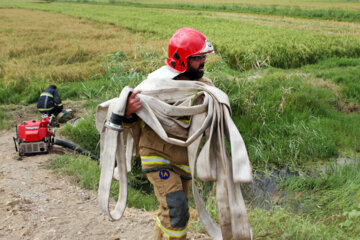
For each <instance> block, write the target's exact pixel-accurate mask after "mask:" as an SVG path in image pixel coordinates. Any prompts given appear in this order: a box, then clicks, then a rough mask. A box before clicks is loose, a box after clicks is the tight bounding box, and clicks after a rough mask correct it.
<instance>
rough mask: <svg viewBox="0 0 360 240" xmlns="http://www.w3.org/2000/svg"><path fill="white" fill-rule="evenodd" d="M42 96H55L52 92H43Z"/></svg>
mask: <svg viewBox="0 0 360 240" xmlns="http://www.w3.org/2000/svg"><path fill="white" fill-rule="evenodd" d="M40 96H48V97H52V98H53V97H54V96H53V95H52V94H51V93H42V94H41V95H40Z"/></svg>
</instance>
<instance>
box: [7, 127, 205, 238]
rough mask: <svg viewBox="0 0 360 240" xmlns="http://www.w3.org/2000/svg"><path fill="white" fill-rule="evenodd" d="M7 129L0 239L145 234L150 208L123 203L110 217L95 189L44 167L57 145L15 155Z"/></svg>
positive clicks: (150, 222) (149, 228) (148, 235)
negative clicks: (37, 152) (116, 214)
mask: <svg viewBox="0 0 360 240" xmlns="http://www.w3.org/2000/svg"><path fill="white" fill-rule="evenodd" d="M12 134H13V133H12V132H10V131H0V239H31V240H35V239H39V240H43V239H56V240H58V239H87V240H89V239H109V240H110V239H111V240H115V239H117V240H125V239H134V240H136V239H142V240H143V239H151V237H152V231H153V228H154V221H153V217H152V216H153V214H151V213H148V212H142V211H140V210H137V209H131V208H127V210H126V212H125V214H124V216H123V218H122V219H121V220H120V221H118V222H111V221H110V220H109V218H108V217H107V216H106V215H104V214H103V213H102V212H101V211H100V208H99V206H98V203H97V196H96V193H95V192H92V191H88V190H85V189H81V188H79V187H78V186H74V185H73V184H72V183H70V181H69V180H68V179H67V178H66V177H61V176H58V175H56V174H54V173H53V172H52V171H51V170H49V169H46V168H45V167H44V165H45V164H44V163H45V161H46V160H47V159H49V158H51V157H53V156H54V155H56V154H59V153H61V151H62V150H61V149H60V148H57V147H56V146H55V148H54V151H53V152H52V153H50V154H47V155H36V156H31V157H25V158H24V159H23V161H17V160H16V159H17V156H18V155H17V153H16V152H15V150H14V146H13V142H12ZM194 236H195V235H194V234H190V236H189V239H194ZM199 237H200V236H199ZM199 237H198V236H195V238H196V239H201V238H199ZM202 239H203V238H202Z"/></svg>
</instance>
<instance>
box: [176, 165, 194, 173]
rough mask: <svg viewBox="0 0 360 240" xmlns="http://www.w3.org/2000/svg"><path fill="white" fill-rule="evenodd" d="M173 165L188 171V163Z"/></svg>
mask: <svg viewBox="0 0 360 240" xmlns="http://www.w3.org/2000/svg"><path fill="white" fill-rule="evenodd" d="M174 165H175V166H177V167H178V168H181V169H182V170H184V171H185V172H187V173H190V166H188V165H176V164H174Z"/></svg>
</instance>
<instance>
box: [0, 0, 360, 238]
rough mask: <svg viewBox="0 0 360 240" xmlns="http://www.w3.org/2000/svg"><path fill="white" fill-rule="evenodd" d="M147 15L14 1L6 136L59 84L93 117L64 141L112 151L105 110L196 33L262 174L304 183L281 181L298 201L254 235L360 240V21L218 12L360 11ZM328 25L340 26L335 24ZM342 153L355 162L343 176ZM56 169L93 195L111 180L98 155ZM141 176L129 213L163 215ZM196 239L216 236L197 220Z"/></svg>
mask: <svg viewBox="0 0 360 240" xmlns="http://www.w3.org/2000/svg"><path fill="white" fill-rule="evenodd" d="M89 2H90V1H89ZM144 4H145V1H128V2H115V3H114V1H112V2H111V3H108V2H106V3H104V4H103V5H102V4H100V3H91V4H89V3H75V2H71V3H66V2H52V3H36V2H30V1H21V0H17V1H4V0H1V1H0V128H2V129H3V128H10V127H12V126H11V124H10V122H12V121H14V120H15V117H14V116H15V115H16V112H17V111H19V112H20V111H21V114H22V116H23V112H25V111H26V110H24V109H29V111H30V110H31V111H35V110H34V103H35V102H36V100H37V97H38V95H39V93H40V92H41V91H42V90H43V89H44V88H46V87H47V85H48V84H50V83H56V84H57V85H58V87H59V91H60V95H61V96H62V98H63V99H64V100H65V101H66V100H69V101H70V100H71V101H79V102H80V100H81V101H82V102H83V104H82V106H81V107H82V108H85V109H86V111H84V112H86V113H87V114H86V115H84V116H83V117H84V118H85V120H84V121H82V122H81V123H80V124H78V125H77V126H72V125H65V126H64V127H62V128H61V129H60V132H61V134H63V135H65V136H66V137H68V138H70V139H71V140H72V141H74V142H76V143H78V144H80V145H82V146H83V147H85V148H87V149H90V150H91V151H93V152H94V153H96V154H99V145H98V140H99V136H98V133H97V131H96V130H95V126H94V114H95V108H96V105H97V104H98V103H100V102H102V101H105V100H107V99H110V98H112V97H115V96H117V95H118V94H119V92H120V91H121V89H122V88H123V87H124V86H126V85H130V86H136V85H137V84H138V83H140V82H141V81H142V80H143V79H144V78H145V77H146V74H147V73H149V72H150V71H152V70H155V69H157V68H158V67H160V66H161V65H162V64H163V61H164V58H165V57H166V51H167V49H166V48H167V43H168V40H169V38H170V37H171V35H172V34H173V32H175V30H176V29H178V28H180V27H183V26H189V27H194V28H196V29H199V30H200V31H202V32H203V33H204V34H205V35H206V36H207V37H208V38H209V40H210V41H211V42H212V43H213V44H214V46H215V49H216V54H213V55H211V56H210V57H209V58H208V60H207V61H208V62H207V65H206V71H207V75H208V76H209V77H210V78H211V79H213V81H214V83H215V85H216V86H217V87H219V88H220V89H222V90H223V91H225V92H226V93H227V94H228V96H229V99H230V103H231V107H232V111H233V119H234V121H235V123H236V125H237V127H238V128H239V130H240V132H241V133H242V136H243V138H244V141H245V143H246V146H247V150H248V153H249V156H250V159H251V162H252V165H253V168H254V170H257V171H261V172H265V173H266V172H267V170H268V169H278V170H280V169H285V168H286V169H291V170H294V171H295V170H296V171H299V173H300V175H299V176H294V177H291V178H289V179H279V181H280V180H281V181H280V182H281V187H282V190H283V191H284V192H285V193H286V197H285V198H281V199H279V198H277V197H276V196H274V197H273V198H272V201H273V202H272V205H271V208H270V209H264V208H258V207H250V205H248V206H249V209H248V211H249V216H250V220H251V223H252V227H253V230H254V238H255V239H357V237H358V236H359V234H360V229H359V227H358V226H359V224H357V223H358V222H359V221H360V202H359V199H360V188H359V186H360V180H359V176H360V175H359V174H357V173H358V171H359V164H358V163H359V157H360V156H359V151H360V115H359V111H360V97H359V96H360V87H359V86H360V70H359V69H360V60H359V59H360V58H359V57H360V23H359V22H358V21H355V20H354V21H353V20H350V18H348V19H343V20H346V21H345V22H342V21H336V20H337V19H338V18H337V17H336V16H334V17H333V18H331V16H330V15H326V17H321V16H320V17H308V18H309V19H304V16H298V17H299V18H294V16H296V15H294V16H292V17H289V16H288V15H286V16H287V17H279V12H276V10H275V11H274V12H273V15H271V13H266V14H267V15H266V16H265V15H261V14H265V13H263V12H261V11H260V12H258V14H255V13H256V12H254V11H253V10H254V9H255V8H252V10H251V11H252V12H247V13H252V14H241V13H238V12H237V11H232V10H226V9H222V10H221V9H218V10H216V9H217V8H218V7H219V6H228V5H234V4H238V5H239V6H240V4H242V5H244V6H249V5H252V6H256V7H259V6H260V8H259V9H270V8H272V7H273V6H275V5H276V9H277V8H278V7H279V9H280V8H281V9H283V8H284V9H292V8H296V6H298V5H301V8H300V7H299V8H300V9H301V10H298V11H304V12H311V11H310V10H311V9H322V10H321V11H322V13H324V12H327V11H328V10H329V9H330V10H331V9H333V8H334V9H335V8H336V9H339V11H348V12H349V14H350V15H349V16H350V17H354V16H355V15H356V14H355V15H351V14H353V12H354V11H355V13H358V12H357V11H358V9H359V3H358V1H357V2H356V1H300V0H298V1H285V0H284V1H281V0H278V1H276V0H275V1H265V0H264V1H252V2H250V1H245V0H244V1H240V0H239V1H226V0H223V1H222V0H219V1H207V2H205V1H199V2H198V4H207V5H210V7H212V8H210V9H205V8H204V7H202V8H198V7H196V6H193V5H191V2H190V1H189V2H187V1H182V4H185V5H181V4H180V3H179V1H172V2H170V1H166V3H165V2H164V1H160V0H159V1H156V0H154V1H146V4H149V5H147V6H145V5H144ZM161 4H170V5H171V6H170V7H168V9H166V11H165V10H164V8H165V7H167V6H168V5H166V6H164V5H161ZM186 4H190V5H186ZM150 5H151V6H152V8H150ZM329 6H331V7H329ZM309 9H310V10H309ZM259 14H260V15H259ZM324 16H325V15H324ZM317 18H318V19H317ZM327 18H330V19H332V20H331V21H328V20H323V19H327ZM355 18H356V17H355ZM351 21H352V22H351ZM17 106H18V107H17ZM21 114H18V115H21ZM32 114H34V113H32ZM39 117H40V115H39ZM89 139H90V140H89ZM340 156H346V157H347V158H350V159H353V160H354V163H353V164H352V165H350V166H348V165H344V166H339V165H336V161H337V159H338V158H339V157H340ZM51 165H52V167H53V168H55V169H56V170H57V171H59V172H61V173H63V174H69V175H75V176H76V177H75V178H76V180H77V182H78V183H79V184H80V185H81V186H83V187H86V188H90V189H93V190H96V189H97V185H98V174H99V169H98V167H97V165H96V164H95V163H93V162H92V163H89V162H88V161H87V159H86V158H84V157H80V158H75V157H70V156H62V157H59V158H57V159H53V160H52V161H51ZM323 166H327V167H326V169H327V170H326V171H325V170H323ZM134 169H135V171H134V172H133V173H132V175H131V177H130V178H129V179H130V185H131V186H132V188H131V194H130V195H129V198H130V199H129V204H130V205H131V206H134V207H139V208H146V209H154V208H156V203H155V202H154V196H153V195H151V192H150V194H149V191H148V187H149V185H148V183H147V182H146V181H144V176H143V175H142V174H141V172H140V171H139V166H134ZM114 196H115V195H114ZM115 197H116V196H115ZM143 199H146V201H145V200H144V201H142V200H143ZM208 199H209V201H208V204H207V208H208V209H212V211H211V212H212V214H214V215H216V214H217V213H216V205H215V202H214V201H212V199H213V196H209V198H208ZM191 228H192V229H193V230H196V231H204V230H203V228H202V227H201V224H198V223H195V224H193V225H192V226H191Z"/></svg>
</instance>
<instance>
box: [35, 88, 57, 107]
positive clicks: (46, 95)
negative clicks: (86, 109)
mask: <svg viewBox="0 0 360 240" xmlns="http://www.w3.org/2000/svg"><path fill="white" fill-rule="evenodd" d="M55 106H59V107H60V106H62V103H61V99H60V96H59V94H58V92H57V91H56V89H54V88H52V87H49V88H48V89H46V90H45V91H44V92H42V93H41V94H40V97H39V100H38V102H37V105H36V107H37V109H38V110H39V111H50V110H52V109H53V108H54V107H55Z"/></svg>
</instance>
